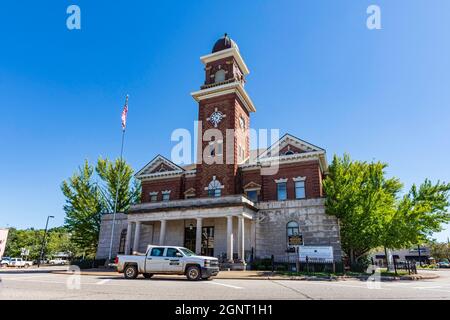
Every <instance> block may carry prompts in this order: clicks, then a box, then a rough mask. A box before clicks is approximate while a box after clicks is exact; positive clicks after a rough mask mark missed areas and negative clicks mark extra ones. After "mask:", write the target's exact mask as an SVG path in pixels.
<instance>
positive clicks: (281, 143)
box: [258, 133, 325, 159]
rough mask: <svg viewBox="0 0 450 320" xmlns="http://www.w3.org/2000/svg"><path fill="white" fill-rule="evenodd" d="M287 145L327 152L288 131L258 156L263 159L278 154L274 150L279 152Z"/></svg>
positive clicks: (305, 149) (307, 150) (305, 150)
mask: <svg viewBox="0 0 450 320" xmlns="http://www.w3.org/2000/svg"><path fill="white" fill-rule="evenodd" d="M287 145H291V146H294V147H297V148H299V149H301V150H303V151H304V152H317V151H323V152H325V149H322V148H320V147H318V146H316V145H313V144H312V143H309V142H306V141H305V140H302V139H299V138H297V137H295V136H293V135H291V134H289V133H286V134H285V135H284V136H282V137H281V138H280V139H279V140H278V141H277V142H275V143H274V144H272V145H271V146H270V147H269V148H268V149H267V150H266V151H264V152H263V153H261V154H260V155H259V157H258V158H259V159H262V158H267V157H275V156H278V154H276V155H274V154H272V153H273V152H274V151H278V152H279V151H280V150H281V149H282V148H284V147H285V146H287ZM277 149H278V150H277Z"/></svg>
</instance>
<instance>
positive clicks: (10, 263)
mask: <svg viewBox="0 0 450 320" xmlns="http://www.w3.org/2000/svg"><path fill="white" fill-rule="evenodd" d="M32 265H33V261H25V260H23V259H22V258H9V259H3V260H2V261H1V266H2V267H16V268H28V267H31V266H32Z"/></svg>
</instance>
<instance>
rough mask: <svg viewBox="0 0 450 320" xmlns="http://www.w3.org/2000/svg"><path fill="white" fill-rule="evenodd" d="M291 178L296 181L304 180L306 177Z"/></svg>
mask: <svg viewBox="0 0 450 320" xmlns="http://www.w3.org/2000/svg"><path fill="white" fill-rule="evenodd" d="M292 180H294V181H295V182H297V181H305V180H306V177H296V178H292Z"/></svg>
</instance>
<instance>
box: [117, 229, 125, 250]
mask: <svg viewBox="0 0 450 320" xmlns="http://www.w3.org/2000/svg"><path fill="white" fill-rule="evenodd" d="M126 239H127V229H123V230H122V232H121V233H120V241H119V252H118V253H119V254H124V253H125V242H126Z"/></svg>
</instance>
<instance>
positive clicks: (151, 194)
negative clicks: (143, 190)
mask: <svg viewBox="0 0 450 320" xmlns="http://www.w3.org/2000/svg"><path fill="white" fill-rule="evenodd" d="M158 193H159V191H152V192H149V193H148V194H149V195H150V196H157V195H158Z"/></svg>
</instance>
